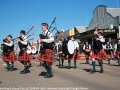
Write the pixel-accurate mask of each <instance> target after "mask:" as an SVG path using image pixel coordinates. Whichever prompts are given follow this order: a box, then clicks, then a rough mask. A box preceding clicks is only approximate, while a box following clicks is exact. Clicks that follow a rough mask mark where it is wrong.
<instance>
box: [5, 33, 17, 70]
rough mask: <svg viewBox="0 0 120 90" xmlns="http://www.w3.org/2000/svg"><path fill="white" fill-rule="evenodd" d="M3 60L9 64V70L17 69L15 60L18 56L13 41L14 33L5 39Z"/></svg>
mask: <svg viewBox="0 0 120 90" xmlns="http://www.w3.org/2000/svg"><path fill="white" fill-rule="evenodd" d="M3 60H4V61H5V62H6V64H7V70H10V71H14V70H15V69H14V62H15V61H16V56H15V52H14V43H13V41H12V35H8V36H7V38H6V39H5V40H3ZM10 63H11V64H10Z"/></svg>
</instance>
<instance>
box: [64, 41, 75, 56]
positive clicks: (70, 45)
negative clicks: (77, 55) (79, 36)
mask: <svg viewBox="0 0 120 90" xmlns="http://www.w3.org/2000/svg"><path fill="white" fill-rule="evenodd" d="M74 51H75V46H74V42H73V41H72V40H69V41H63V43H62V52H63V53H64V54H73V53H74Z"/></svg>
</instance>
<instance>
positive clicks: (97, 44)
mask: <svg viewBox="0 0 120 90" xmlns="http://www.w3.org/2000/svg"><path fill="white" fill-rule="evenodd" d="M94 34H95V36H94V39H93V51H92V52H91V53H90V57H91V59H92V66H93V69H92V71H91V73H93V72H96V62H95V60H98V62H99V65H100V73H103V71H104V70H103V60H104V59H107V55H106V53H105V52H104V49H103V45H102V43H103V42H105V40H104V38H103V36H102V35H100V34H99V32H98V29H97V27H95V30H94Z"/></svg>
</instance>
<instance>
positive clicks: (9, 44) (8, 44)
mask: <svg viewBox="0 0 120 90" xmlns="http://www.w3.org/2000/svg"><path fill="white" fill-rule="evenodd" d="M4 44H5V45H7V46H9V47H11V46H12V45H13V41H10V43H4Z"/></svg>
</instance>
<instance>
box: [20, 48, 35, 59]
mask: <svg viewBox="0 0 120 90" xmlns="http://www.w3.org/2000/svg"><path fill="white" fill-rule="evenodd" d="M29 60H33V57H32V55H31V54H28V53H27V50H26V51H24V52H23V54H22V55H21V56H19V57H18V61H29Z"/></svg>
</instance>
